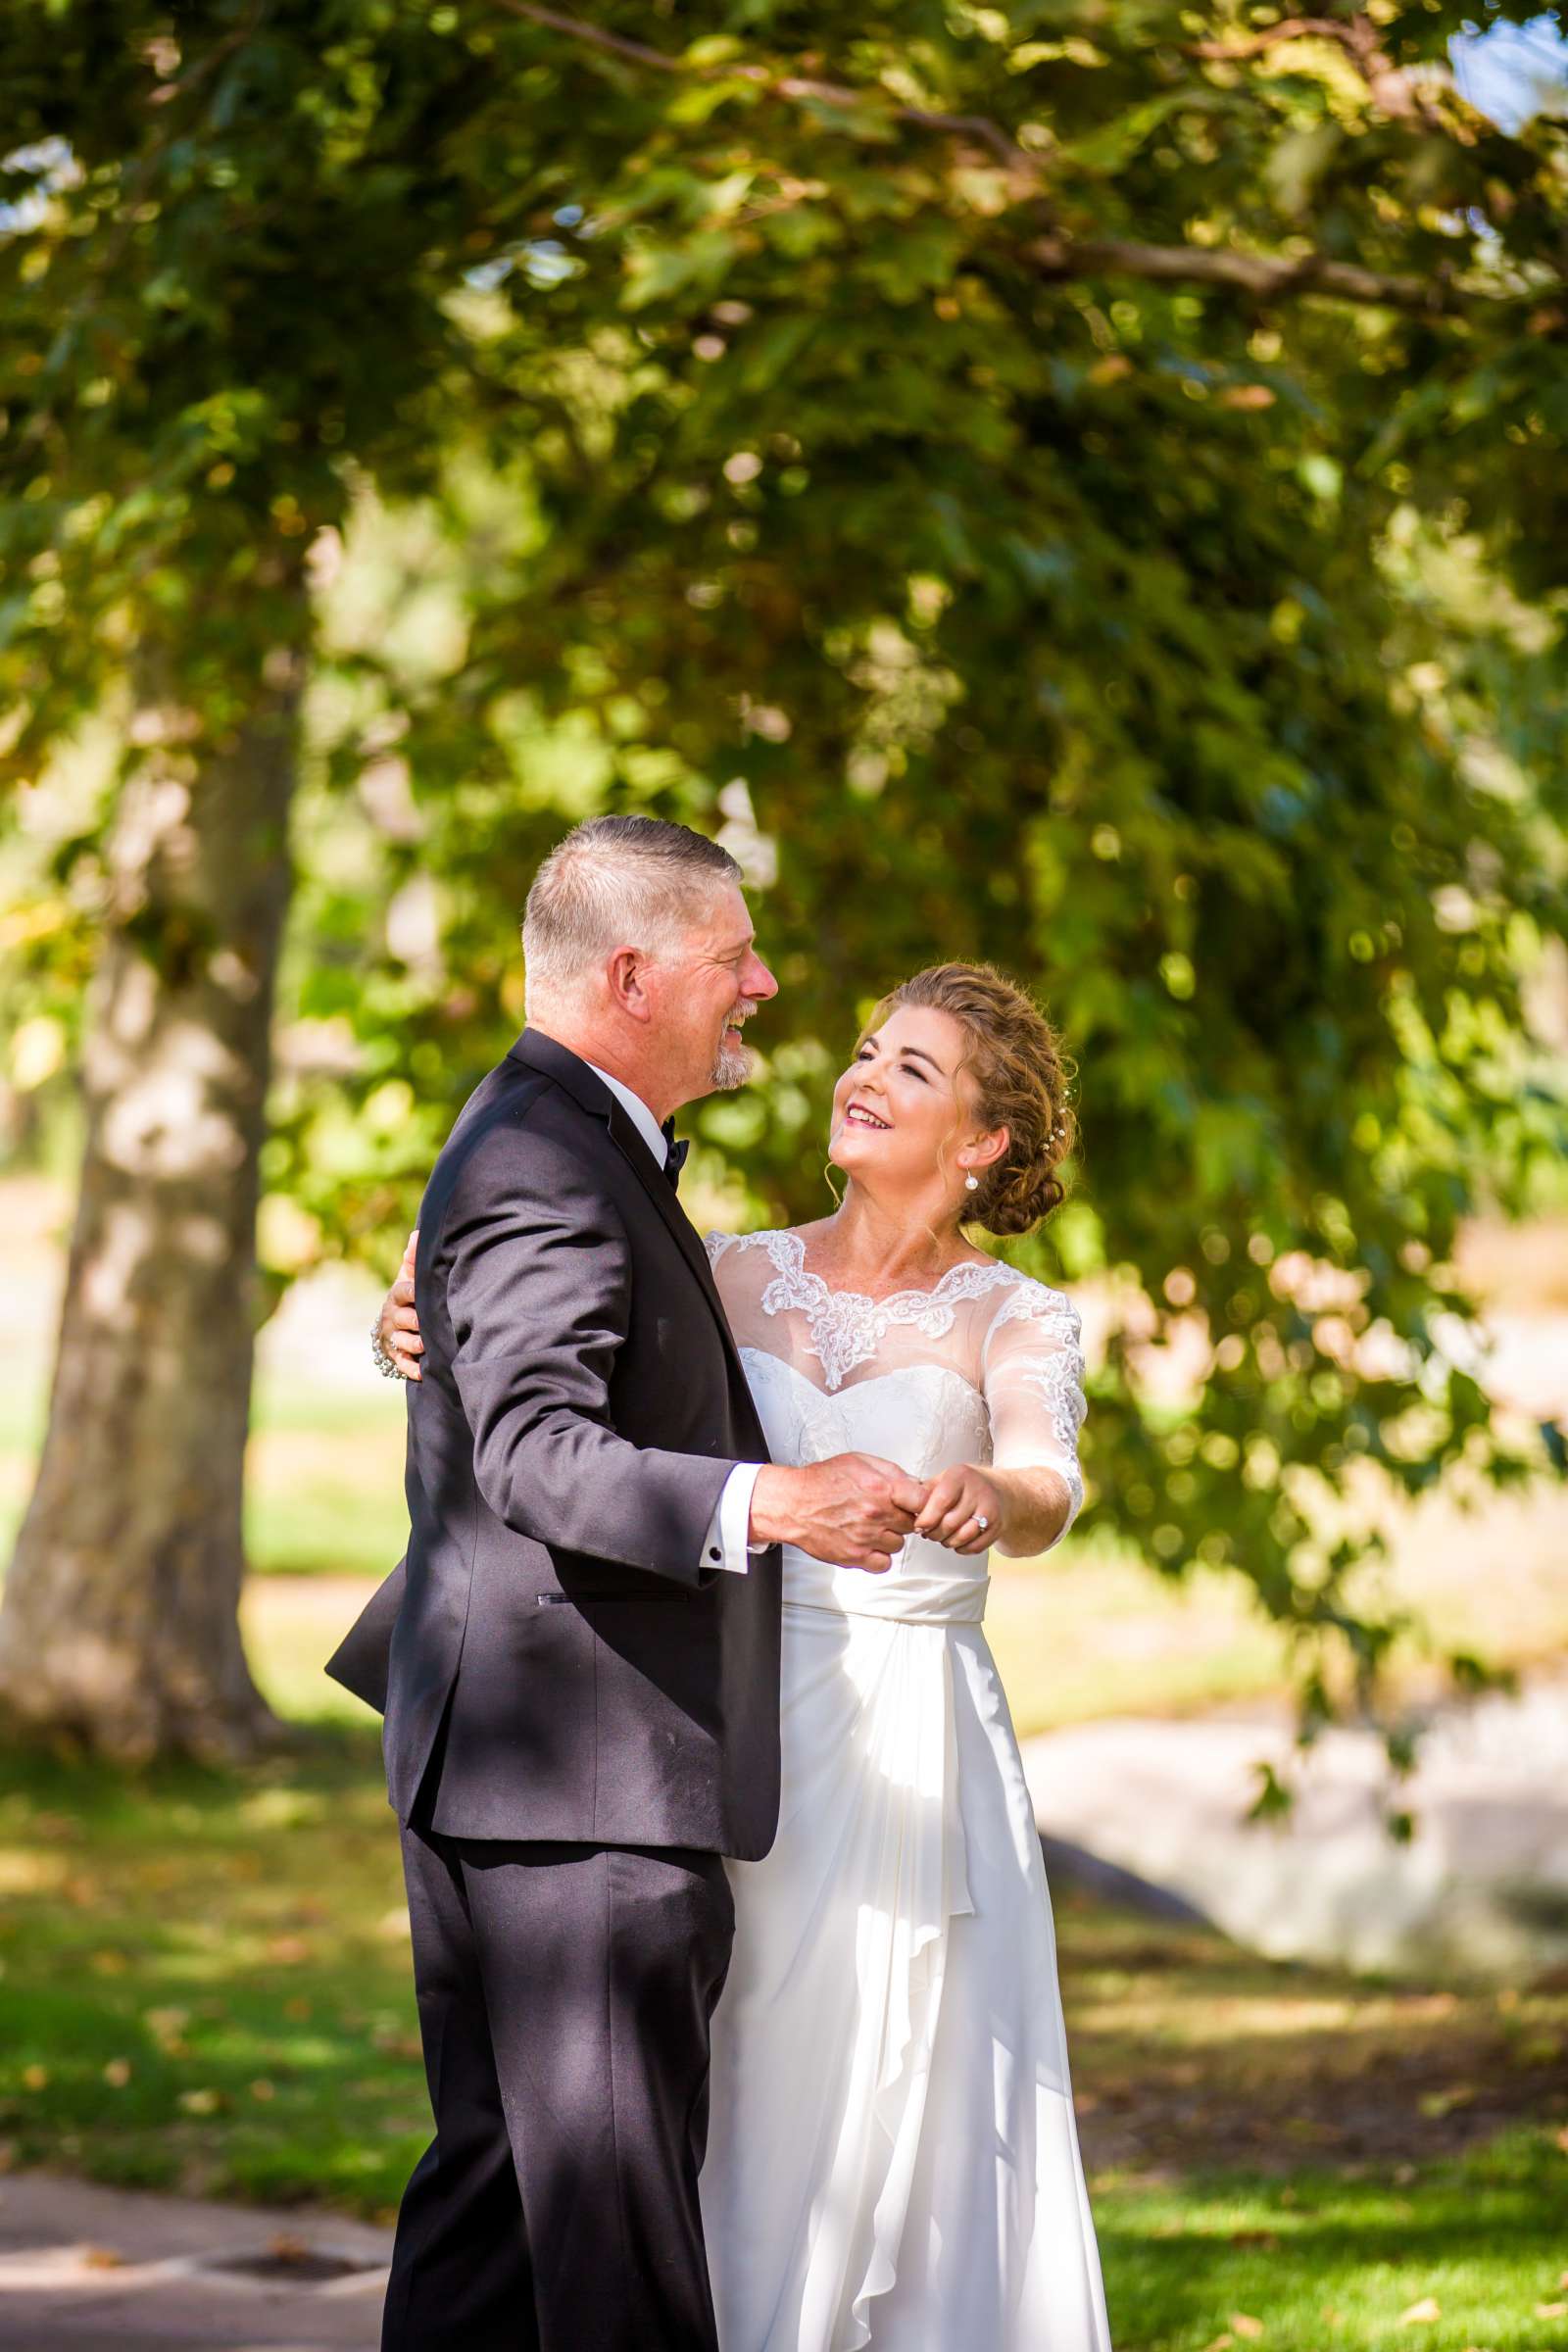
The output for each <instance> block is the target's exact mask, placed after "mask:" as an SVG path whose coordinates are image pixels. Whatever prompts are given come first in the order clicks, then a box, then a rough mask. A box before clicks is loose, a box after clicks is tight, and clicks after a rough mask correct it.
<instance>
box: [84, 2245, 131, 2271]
mask: <svg viewBox="0 0 1568 2352" xmlns="http://www.w3.org/2000/svg"><path fill="white" fill-rule="evenodd" d="M124 2265H125V2257H124V2256H123V2254H121V2253H118V2252H117V2251H116V2249H115V2248H114V2247H113V2246H83V2247H82V2249H81V2267H82V2269H83V2270H84V2271H119V2270H123V2268H124Z"/></svg>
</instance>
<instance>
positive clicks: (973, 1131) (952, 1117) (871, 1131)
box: [828, 1005, 1005, 1189]
mask: <svg viewBox="0 0 1568 2352" xmlns="http://www.w3.org/2000/svg"><path fill="white" fill-rule="evenodd" d="M964 1042H965V1041H964V1033H963V1030H962V1029H961V1028H960V1026H959V1024H958V1023H957V1022H956V1020H955V1019H954V1018H953V1015H952V1014H951V1013H947V1012H936V1011H933V1010H931V1009H929V1008H928V1007H926V1006H925V1005H896V1006H895V1007H894V1009H893V1011H892V1012H890V1013H889V1015H888V1017H887V1019H886V1020H885V1021H884V1022H883V1024H882V1026H881V1028H880V1029H873V1030H868V1031H867V1033H866V1035H865V1036H864V1037H863V1038H862V1039H861V1041H860V1044H859V1046H858V1048H857V1050H856V1054H855V1058H854V1060H853V1061H852V1062H851V1063H850V1066H849V1068H848V1069H847V1070H846V1071H845V1072H844V1075H843V1077H842V1078H840V1080H839V1082H838V1084H837V1086H836V1087H835V1088H834V1089H833V1118H832V1125H831V1129H830V1132H829V1136H828V1157H829V1159H831V1160H832V1161H833V1163H834V1165H835V1166H836V1167H840V1168H842V1169H843V1170H844V1172H845V1174H846V1175H847V1176H866V1177H870V1178H872V1179H873V1180H880V1181H881V1182H883V1183H893V1184H896V1185H899V1186H901V1187H913V1186H915V1185H918V1184H920V1183H921V1182H922V1181H924V1182H929V1181H930V1179H931V1178H933V1177H940V1176H942V1175H943V1174H944V1172H945V1173H946V1176H947V1179H948V1184H949V1186H950V1187H951V1188H955V1189H956V1188H960V1187H961V1186H962V1183H963V1176H964V1169H963V1166H962V1164H961V1163H960V1161H959V1158H958V1153H959V1152H960V1151H962V1150H965V1149H968V1148H976V1147H978V1146H980V1145H981V1144H982V1142H985V1141H989V1140H990V1139H989V1138H984V1137H982V1135H981V1132H980V1129H979V1124H978V1101H977V1095H976V1089H975V1083H974V1080H973V1079H972V1078H971V1077H970V1075H969V1073H968V1071H967V1070H966V1069H965V1068H964V1067H963V1051H964ZM1002 1148H1003V1149H1004V1150H1005V1134H1004V1140H1003V1145H1002ZM985 1156H986V1157H987V1158H990V1157H993V1156H995V1154H993V1153H990V1152H987V1153H986V1154H985ZM975 1164H976V1166H977V1168H978V1166H979V1165H980V1162H979V1160H978V1159H977V1160H976V1163H975Z"/></svg>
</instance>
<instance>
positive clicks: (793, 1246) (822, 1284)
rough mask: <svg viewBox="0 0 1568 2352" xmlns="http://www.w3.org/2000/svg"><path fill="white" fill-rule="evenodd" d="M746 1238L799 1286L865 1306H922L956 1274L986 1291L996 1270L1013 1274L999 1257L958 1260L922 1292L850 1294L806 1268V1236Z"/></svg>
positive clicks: (910, 1288)
mask: <svg viewBox="0 0 1568 2352" xmlns="http://www.w3.org/2000/svg"><path fill="white" fill-rule="evenodd" d="M750 1238H751V1239H752V1240H754V1241H760V1242H765V1243H766V1244H767V1245H768V1252H767V1253H768V1255H769V1257H771V1259H772V1260H773V1263H774V1264H775V1265H776V1266H783V1265H787V1266H788V1267H789V1268H790V1270H791V1271H792V1272H793V1273H795V1274H796V1275H797V1276H798V1277H799V1279H800V1280H801V1281H802V1282H809V1283H814V1284H815V1285H816V1286H817V1288H818V1290H819V1291H820V1292H821V1294H822V1296H823V1297H824V1298H826V1299H861V1300H863V1301H864V1303H865V1304H866V1305H867V1306H897V1305H901V1304H902V1303H903V1302H904V1301H905V1300H906V1299H915V1300H917V1301H921V1302H923V1301H924V1300H926V1299H940V1298H941V1297H942V1296H943V1294H944V1292H945V1291H946V1290H947V1287H948V1285H949V1283H951V1282H952V1281H953V1280H954V1278H955V1276H956V1275H959V1274H983V1275H985V1277H986V1283H987V1287H989V1284H990V1282H991V1281H992V1280H994V1279H995V1277H996V1275H997V1272H998V1270H999V1269H1000V1270H1001V1271H1002V1272H1003V1273H1005V1274H1012V1273H1013V1268H1012V1267H1011V1266H1004V1265H1003V1263H1002V1260H1001V1258H1000V1257H960V1258H959V1260H958V1262H957V1264H956V1266H949V1268H948V1270H947V1272H946V1273H945V1274H939V1275H938V1276H937V1279H936V1281H935V1282H934V1283H932V1284H931V1285H930V1286H929V1287H928V1288H926V1289H924V1290H922V1289H920V1288H919V1287H918V1286H917V1285H916V1284H913V1283H909V1284H907V1285H906V1287H905V1288H904V1289H903V1290H900V1291H882V1292H876V1291H852V1290H848V1289H846V1288H845V1287H844V1286H843V1285H842V1284H839V1283H836V1282H829V1281H828V1279H827V1276H826V1275H825V1274H818V1273H816V1272H814V1271H813V1270H812V1268H811V1267H810V1266H809V1265H808V1264H807V1262H806V1236H805V1235H804V1234H802V1233H797V1232H796V1231H795V1229H794V1228H793V1227H786V1228H785V1229H784V1230H783V1231H782V1232H779V1233H762V1234H754V1235H752V1236H751V1237H750ZM775 1242H776V1243H778V1244H779V1248H778V1249H774V1248H773V1244H774V1243H775ZM960 1287H961V1286H960ZM963 1295H964V1296H966V1297H967V1296H971V1295H972V1294H970V1293H967V1292H965V1293H964V1294H963Z"/></svg>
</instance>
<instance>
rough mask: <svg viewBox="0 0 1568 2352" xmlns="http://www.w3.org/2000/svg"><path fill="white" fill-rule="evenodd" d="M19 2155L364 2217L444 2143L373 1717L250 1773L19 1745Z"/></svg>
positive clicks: (9, 2125)
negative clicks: (424, 2150)
mask: <svg viewBox="0 0 1568 2352" xmlns="http://www.w3.org/2000/svg"><path fill="white" fill-rule="evenodd" d="M0 1888H3V1889H4V1891H5V1894H6V1896H7V1900H6V1904H5V1910H4V1915H3V1918H0V1960H3V1962H4V1969H5V1975H4V1985H5V1999H6V2010H7V2023H8V2032H7V2034H6V2039H5V2046H4V2048H3V2050H0V2133H3V2134H4V2136H5V2138H6V2139H7V2140H8V2142H9V2143H10V2148H11V2155H12V2160H13V2161H17V2162H24V2163H25V2162H30V2161H43V2160H48V2161H53V2162H60V2163H65V2164H68V2165H72V2166H74V2167H76V2168H77V2169H81V2170H86V2171H90V2172H91V2173H93V2174H94V2175H95V2176H96V2177H97V2178H99V2179H103V2180H121V2181H127V2182H136V2183H139V2184H144V2185H150V2186H174V2185H178V2186H180V2187H183V2188H185V2189H187V2190H191V2191H197V2192H200V2191H213V2192H226V2193H235V2194H242V2195H247V2196H255V2197H269V2198H272V2199H283V2200H287V2199H294V2198H308V2197H316V2198H322V2199H326V2200H328V2201H337V2202H342V2203H344V2204H347V2205H349V2206H352V2207H353V2208H354V2209H355V2210H358V2211H361V2212H365V2211H369V2212H384V2211H385V2210H386V2209H387V2208H389V2207H390V2205H391V2204H392V2203H393V2202H394V2201H395V2198H396V2196H397V2194H398V2193H399V2191H400V2190H401V2187H402V2184H403V2181H404V2180H405V2179H406V2177H407V2174H408V2171H409V2168H410V2165H411V2164H412V2162H413V2159H414V2156H415V2155H416V2154H417V2150H418V2148H419V2146H420V2145H421V2144H422V2142H423V2139H424V2137H425V2136H426V2110H425V2103H424V2088H423V2078H422V2072H421V2069H420V2065H419V2060H418V2051H417V2042H416V2040H415V2038H414V2032H415V2028H414V2006H413V1995H412V1986H411V1983H410V1975H409V1960H408V1938H407V1928H406V1920H405V1916H404V1909H403V1893H402V1886H401V1880H400V1875H399V1863H398V1851H397V1840H396V1832H395V1825H394V1823H393V1820H392V1816H391V1814H390V1813H389V1811H388V1809H387V1805H386V1798H385V1792H384V1788H383V1786H382V1783H381V1776H380V1765H379V1756H378V1752H377V1742H376V1738H375V1734H374V1732H373V1730H368V1729H361V1728H360V1727H357V1726H338V1725H323V1726H320V1727H312V1728H311V1729H310V1730H308V1731H306V1732H302V1733H300V1734H299V1735H298V1736H297V1737H296V1739H295V1740H294V1741H293V1743H292V1744H291V1746H290V1747H289V1748H288V1749H287V1750H285V1751H281V1752H280V1753H278V1754H277V1755H275V1756H272V1757H270V1758H269V1759H267V1761H266V1762H264V1763H260V1764H257V1765H256V1766H254V1767H250V1768H247V1769H245V1770H243V1771H235V1772H220V1771H210V1770H204V1769H201V1768H199V1767H195V1766H180V1767H173V1766H167V1767H159V1768H156V1769H153V1770H149V1771H147V1772H145V1773H140V1774H133V1775H124V1774H118V1773H113V1772H110V1771H108V1770H105V1769H103V1768H101V1767H98V1766H94V1765H90V1764H85V1763H81V1764H75V1763H69V1762H64V1761H59V1760H55V1759H49V1758H40V1757H36V1756H30V1757H28V1756H23V1757H18V1756H15V1755H9V1756H6V1757H5V1758H3V1759H0Z"/></svg>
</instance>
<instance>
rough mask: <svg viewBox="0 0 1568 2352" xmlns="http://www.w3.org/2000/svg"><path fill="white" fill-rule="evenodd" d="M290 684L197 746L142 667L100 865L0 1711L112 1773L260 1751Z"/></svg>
mask: <svg viewBox="0 0 1568 2352" xmlns="http://www.w3.org/2000/svg"><path fill="white" fill-rule="evenodd" d="M283 601H284V602H285V603H286V601H287V600H286V599H285V600H283ZM299 611H300V617H301V621H302V624H303V620H304V615H305V605H304V599H303V592H302V593H301V598H300V605H299ZM302 634H303V628H302ZM301 667H302V664H301V662H300V660H299V657H298V655H297V653H296V652H295V651H294V650H293V649H275V650H274V651H273V652H272V653H270V655H269V656H268V658H267V662H266V667H265V671H264V674H263V675H262V677H261V678H259V679H258V680H257V681H256V682H255V684H254V688H253V689H252V690H251V691H249V692H246V691H245V690H244V687H243V685H242V686H241V689H240V693H239V695H238V697H237V698H236V699H238V700H239V701H240V702H241V704H242V711H241V712H240V714H239V715H238V716H236V717H235V718H233V719H232V720H230V721H229V722H228V723H227V727H226V731H224V732H222V733H217V734H215V732H214V730H213V726H212V722H211V721H208V722H206V723H204V721H203V720H202V719H201V718H199V717H198V716H197V715H196V714H195V713H194V712H191V711H186V710H184V709H182V708H181V706H180V703H179V701H178V698H177V696H176V695H175V693H174V692H173V691H172V689H171V686H170V682H169V681H170V677H171V673H170V672H168V671H164V670H161V669H160V667H159V664H158V662H157V660H156V658H153V659H150V660H148V661H147V662H145V663H144V666H143V674H142V676H141V679H140V680H139V683H140V685H141V687H142V688H143V690H144V691H143V692H142V694H141V696H140V708H139V710H138V713H137V717H136V719H135V721H134V723H133V726H132V731H131V732H132V742H133V744H134V745H135V746H136V747H137V751H136V755H135V759H136V764H135V766H134V768H133V771H132V772H131V773H130V774H129V776H128V777H127V780H126V783H125V785H124V788H123V798H122V803H121V809H120V812H119V817H118V820H117V825H116V830H115V834H114V838H113V842H112V846H111V852H110V863H111V898H110V907H109V914H108V937H107V940H106V945H105V950H104V956H103V962H102V965H101V967H100V970H99V973H98V977H97V981H96V983H95V988H94V1000H93V1005H92V1008H91V1017H90V1022H89V1027H88V1033H87V1041H86V1046H85V1050H84V1054H83V1087H84V1094H85V1105H86V1120H87V1133H86V1148H85V1153H84V1158H83V1164H82V1173H81V1191H80V1197H79V1201H78V1205H77V1209H76V1218H75V1227H74V1232H73V1239H72V1246H71V1261H70V1271H69V1275H68V1278H67V1285H66V1298H65V1308H64V1313H63V1316H62V1322H61V1332H60V1347H59V1354H58V1358H57V1362H56V1368H55V1379H54V1390H53V1395H52V1398H51V1402H50V1412H49V1428H48V1434H47V1437H46V1439H45V1442H44V1449H43V1456H42V1460H41V1462H40V1465H39V1470H38V1477H37V1484H36V1486H35V1488H34V1491H33V1495H32V1499H31V1503H30V1505H29V1507H28V1510H27V1515H26V1518H25V1521H24V1523H23V1527H22V1532H21V1534H20V1536H19V1538H18V1542H17V1548H16V1553H15V1556H14V1558H13V1560H12V1564H11V1570H10V1574H9V1576H8V1578H7V1580H6V1588H5V1601H4V1607H3V1609H0V1705H3V1706H4V1708H5V1709H6V1711H7V1712H8V1714H9V1715H10V1717H11V1718H12V1722H13V1726H14V1727H15V1728H17V1729H19V1730H20V1731H21V1732H22V1733H23V1734H24V1735H26V1734H31V1735H33V1736H40V1735H41V1736H45V1737H51V1738H55V1737H64V1738H66V1739H69V1740H77V1741H80V1742H82V1743H84V1744H86V1745H87V1746H89V1747H90V1748H92V1749H94V1750H96V1751H97V1752H99V1753H101V1754H103V1755H106V1756H110V1757H113V1758H116V1759H119V1760H123V1761H133V1760H141V1759H145V1758H149V1757H152V1756H155V1755H163V1754H185V1755H193V1756H199V1757H203V1758H208V1759H218V1758H224V1757H230V1758H231V1757H236V1756H241V1755H244V1754H247V1753H251V1752H254V1751H255V1750H256V1749H257V1748H258V1747H259V1746H261V1745H263V1744H265V1743H267V1742H268V1741H269V1740H271V1739H272V1738H274V1737H275V1736H276V1732H277V1727H276V1725H275V1723H274V1721H273V1718H272V1717H271V1715H270V1712H269V1710H268V1708H267V1706H266V1703H265V1702H264V1700H263V1699H262V1697H261V1694H260V1692H259V1691H257V1689H256V1686H255V1684H254V1683H253V1682H252V1680H251V1676H250V1671H249V1668H248V1667H247V1665H246V1662H245V1653H244V1649H243V1647H242V1645H241V1642H240V1636H239V1624H238V1603H239V1593H240V1584H241V1579H242V1576H243V1573H244V1554H243V1538H242V1531H241V1492H242V1480H243V1471H244V1455H245V1437H246V1427H247V1423H248V1419H249V1413H250V1389H251V1367H252V1357H253V1352H254V1338H255V1325H256V1313H255V1293H256V1268H255V1226H256V1205H257V1193H258V1160H259V1154H260V1150H261V1144H262V1136H263V1116H264V1107H265V1101H266V1094H267V1082H268V1069H269V1029H270V1018H271V1009H272V997H273V986H274V980H275V975H276V968H277V956H278V946H279V939H280V934H281V931H282V926H283V917H284V913H285V910H286V907H287V904H288V895H289V885H290V879H291V875H290V865H289V854H288V812H289V802H290V798H291V795H292V791H293V785H294V777H295V762H296V750H297V732H298V712H299V699H300V677H301Z"/></svg>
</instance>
